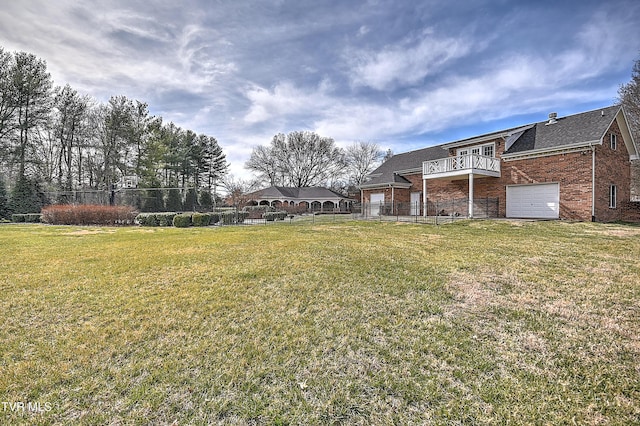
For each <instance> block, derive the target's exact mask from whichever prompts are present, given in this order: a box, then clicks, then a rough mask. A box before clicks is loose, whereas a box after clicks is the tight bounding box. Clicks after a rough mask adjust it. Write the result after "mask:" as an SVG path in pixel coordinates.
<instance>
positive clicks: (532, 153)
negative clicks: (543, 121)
mask: <svg viewBox="0 0 640 426" xmlns="http://www.w3.org/2000/svg"><path fill="white" fill-rule="evenodd" d="M593 145H602V139H600V140H594V141H588V142H579V143H574V144H570V145H563V146H559V147H555V148H540V149H534V150H529V151H522V152H514V153H513V154H502V157H501V158H502V159H503V160H504V161H513V160H522V159H525V158H538V157H549V156H551V155H558V154H567V153H570V152H577V151H582V150H584V149H587V148H591V146H593Z"/></svg>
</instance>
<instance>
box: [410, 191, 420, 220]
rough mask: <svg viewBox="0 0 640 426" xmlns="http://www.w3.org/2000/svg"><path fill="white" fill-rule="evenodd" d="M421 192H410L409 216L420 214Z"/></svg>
mask: <svg viewBox="0 0 640 426" xmlns="http://www.w3.org/2000/svg"><path fill="white" fill-rule="evenodd" d="M421 194H422V193H421V192H412V193H411V216H419V215H420V195H421Z"/></svg>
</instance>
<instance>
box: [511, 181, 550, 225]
mask: <svg viewBox="0 0 640 426" xmlns="http://www.w3.org/2000/svg"><path fill="white" fill-rule="evenodd" d="M507 217H513V218H531V219H558V218H559V217H560V184H558V183H540V184H532V185H509V186H507Z"/></svg>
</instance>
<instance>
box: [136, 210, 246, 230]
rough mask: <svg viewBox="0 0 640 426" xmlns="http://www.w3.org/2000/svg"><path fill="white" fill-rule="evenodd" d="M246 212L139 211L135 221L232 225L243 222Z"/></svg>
mask: <svg viewBox="0 0 640 426" xmlns="http://www.w3.org/2000/svg"><path fill="white" fill-rule="evenodd" d="M247 216H248V213H247V212H236V211H235V210H233V211H223V212H220V213H180V214H178V213H140V214H139V215H138V216H137V217H136V222H137V223H139V224H140V225H141V226H175V227H178V228H186V227H188V226H209V225H215V224H216V223H222V224H223V225H234V224H238V223H243V222H244V220H245V219H246V218H247Z"/></svg>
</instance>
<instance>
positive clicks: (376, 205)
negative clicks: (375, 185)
mask: <svg viewBox="0 0 640 426" xmlns="http://www.w3.org/2000/svg"><path fill="white" fill-rule="evenodd" d="M382 203H384V192H379V193H375V194H371V197H370V198H369V208H370V210H369V211H370V212H371V216H380V207H382Z"/></svg>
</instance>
